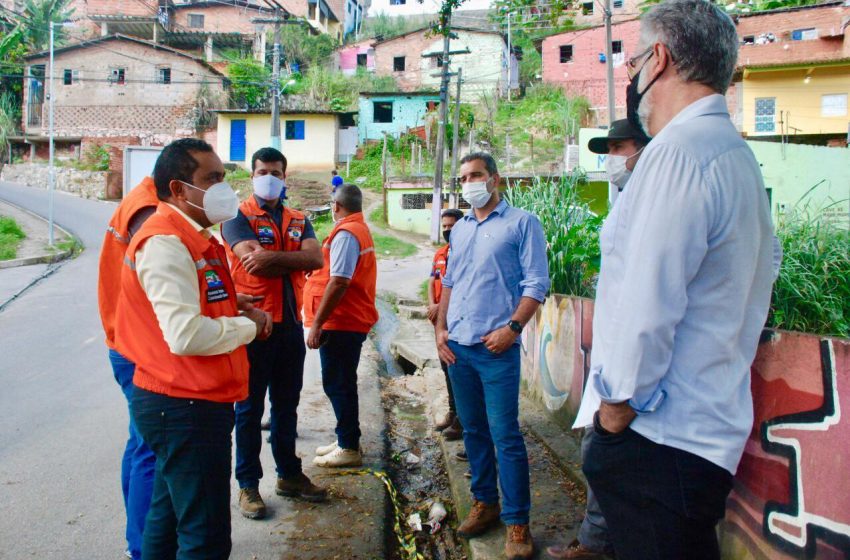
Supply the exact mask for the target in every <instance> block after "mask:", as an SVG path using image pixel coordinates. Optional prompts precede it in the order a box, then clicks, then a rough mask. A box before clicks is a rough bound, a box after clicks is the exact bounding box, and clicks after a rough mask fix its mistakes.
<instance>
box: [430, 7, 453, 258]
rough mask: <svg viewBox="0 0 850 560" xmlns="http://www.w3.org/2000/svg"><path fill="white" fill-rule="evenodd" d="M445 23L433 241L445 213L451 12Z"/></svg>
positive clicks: (435, 171) (436, 240) (432, 218)
mask: <svg viewBox="0 0 850 560" xmlns="http://www.w3.org/2000/svg"><path fill="white" fill-rule="evenodd" d="M442 23H443V26H442V28H443V55H442V61H443V68H442V70H443V71H442V78H441V80H440V118H439V121H438V122H437V125H438V132H437V154H436V161H435V164H434V165H435V168H434V194H433V197H432V199H431V241H432V242H433V243H439V242H440V216H441V214H442V213H443V158H444V155H445V154H444V152H445V146H446V117H447V107H446V106H447V105H448V102H449V41H450V40H451V38H450V37H449V35H450V34H451V13H450V14H449V15H447V16H446V19H445V21H444V22H442Z"/></svg>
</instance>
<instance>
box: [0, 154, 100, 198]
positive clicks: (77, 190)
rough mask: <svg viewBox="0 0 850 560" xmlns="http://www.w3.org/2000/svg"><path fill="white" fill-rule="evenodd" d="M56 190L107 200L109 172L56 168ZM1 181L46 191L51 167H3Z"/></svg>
mask: <svg viewBox="0 0 850 560" xmlns="http://www.w3.org/2000/svg"><path fill="white" fill-rule="evenodd" d="M55 169H56V175H55V178H56V182H55V185H56V190H58V191H63V192H68V193H72V194H75V195H77V196H80V197H82V198H94V199H103V198H106V181H107V175H108V172H107V171H80V170H78V169H74V168H71V167H56V168H55ZM0 181H9V182H10V183H20V184H22V185H27V186H29V187H35V188H38V189H46V188H47V186H48V185H49V184H50V167H49V166H48V165H47V164H44V163H16V164H8V165H4V166H3V172H2V173H0Z"/></svg>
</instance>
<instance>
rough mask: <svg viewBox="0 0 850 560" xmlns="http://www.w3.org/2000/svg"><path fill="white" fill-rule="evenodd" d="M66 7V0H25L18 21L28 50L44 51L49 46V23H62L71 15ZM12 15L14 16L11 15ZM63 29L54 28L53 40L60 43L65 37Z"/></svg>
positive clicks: (59, 26) (32, 51)
mask: <svg viewBox="0 0 850 560" xmlns="http://www.w3.org/2000/svg"><path fill="white" fill-rule="evenodd" d="M73 14H74V11H73V10H69V9H68V0H26V3H25V4H24V9H23V12H22V13H21V15H20V16H18V18H17V19H18V23H19V25H21V26H22V29H23V31H24V36H23V41H24V44H25V45H26V46H27V49H28V50H29V52H31V53H34V52H40V51H46V50H47V49H48V48H49V47H50V23H51V22H53V23H62V22H64V21H68V20H70V19H71V17H72V16H73ZM13 17H14V16H13ZM66 38H67V37H66V33H65V29H64V28H63V27H62V26H61V25H58V26H56V27H55V28H54V32H53V41H54V43H55V44H57V45H58V44H62V43H63V42H65V39H66Z"/></svg>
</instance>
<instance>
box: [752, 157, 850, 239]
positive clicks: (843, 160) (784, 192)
mask: <svg viewBox="0 0 850 560" xmlns="http://www.w3.org/2000/svg"><path fill="white" fill-rule="evenodd" d="M747 144H748V145H749V146H750V148H751V149H752V150H753V153H754V154H755V156H756V160H758V162H759V164H760V165H761V171H762V174H763V175H764V184H765V187H767V188H768V189H770V192H771V203H772V206H773V208H772V210H773V219H774V220H775V221H779V220H781V219H782V217H783V215H784V214H785V213H786V212H790V211H792V210H793V208H794V206H795V205H799V207H802V206H803V205H805V204H806V202H808V203H809V204H810V209H811V210H814V211H822V215H823V216H825V217H826V219H828V220H830V221H832V222H833V223H835V224H838V225H840V226H842V227H845V228H848V227H850V174H848V170H850V149H847V148H826V147H824V146H806V145H802V144H787V145H786V146H784V148H783V146H782V145H781V144H779V143H776V142H758V141H748V142H747ZM783 153H784V155H783ZM818 184H819V186H818V187H817V188H815V189H814V190H813V191H812V192H811V193H810V194H809V195H808V196H807V197H806V198H805V199H804V200H802V201H801V199H802V198H803V196H804V195H806V193H807V192H808V191H809V190H811V189H812V187H814V186H815V185H818ZM827 207H829V208H827Z"/></svg>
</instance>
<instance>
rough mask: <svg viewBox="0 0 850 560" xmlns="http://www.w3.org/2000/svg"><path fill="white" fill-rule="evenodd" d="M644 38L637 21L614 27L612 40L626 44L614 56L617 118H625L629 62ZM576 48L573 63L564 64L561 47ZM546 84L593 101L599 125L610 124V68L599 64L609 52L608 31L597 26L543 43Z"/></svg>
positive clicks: (562, 35) (592, 105)
mask: <svg viewBox="0 0 850 560" xmlns="http://www.w3.org/2000/svg"><path fill="white" fill-rule="evenodd" d="M639 35H640V22H638V21H637V20H632V21H628V22H625V23H620V24H616V25H614V26H613V33H612V39H613V40H614V41H622V43H623V52H622V54H620V55H614V91H615V97H614V101H615V103H614V104H615V107H616V109H617V117H618V118H622V117H624V116H625V108H626V86H628V83H629V78H628V74H627V73H626V68H625V61H626V60H628V59H629V58H630V57H632V56H635V55H636V54H638V53H636V52H635V50H636V48H637V44H638V39H639ZM562 45H572V47H573V57H572V61H570V62H566V63H561V60H560V57H561V46H562ZM542 51H543V52H542V56H543V81H544V82H546V83H550V84H557V85H560V86H561V87H562V88H564V90H565V91H566V92H568V93H569V94H571V95H581V96H584V97H586V98H587V99H588V100H589V101H590V105H591V107H592V108H593V110H594V111H593V113H594V115H595V119H593V120H595V121H596V122H595V123H593V122H592V123H591V124H605V123H607V122H608V89H607V70H606V65H605V64H604V63H602V62H600V61H599V53H604V52H605V28H604V27H595V28H592V29H586V30H582V31H573V32H570V33H561V34H559V35H553V36H551V37H547V38H546V39H544V40H543V47H542Z"/></svg>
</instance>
